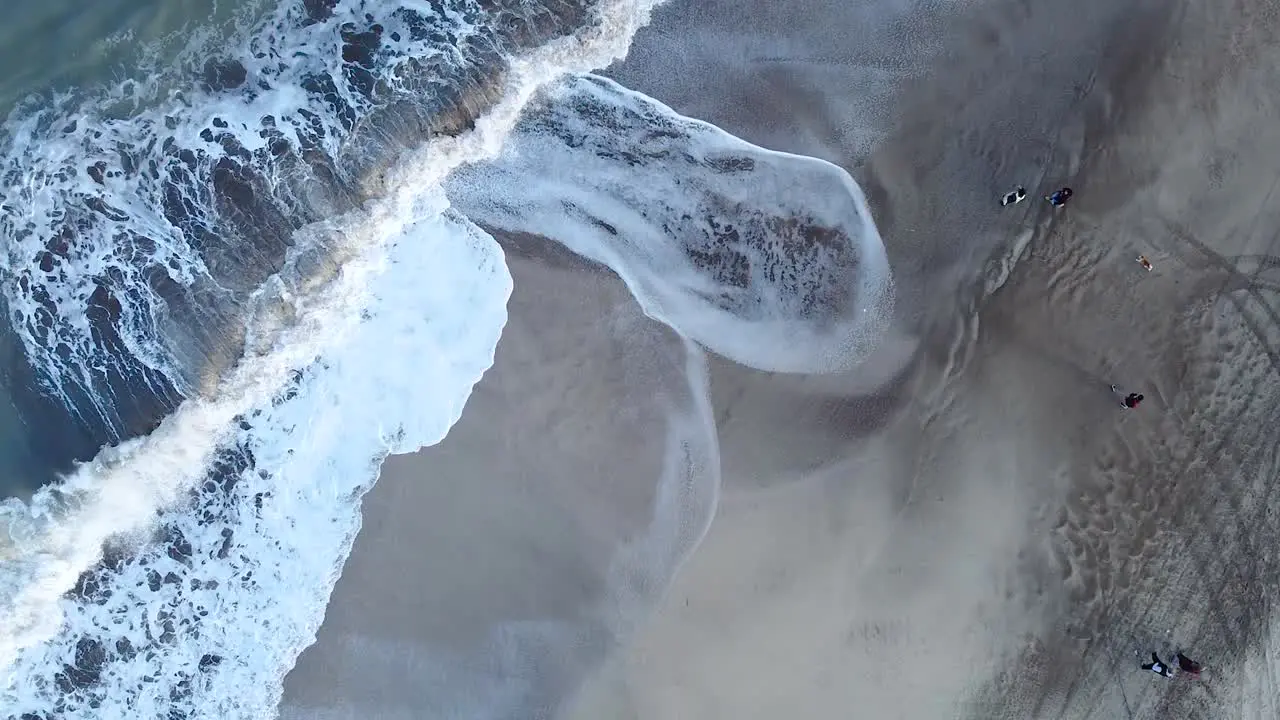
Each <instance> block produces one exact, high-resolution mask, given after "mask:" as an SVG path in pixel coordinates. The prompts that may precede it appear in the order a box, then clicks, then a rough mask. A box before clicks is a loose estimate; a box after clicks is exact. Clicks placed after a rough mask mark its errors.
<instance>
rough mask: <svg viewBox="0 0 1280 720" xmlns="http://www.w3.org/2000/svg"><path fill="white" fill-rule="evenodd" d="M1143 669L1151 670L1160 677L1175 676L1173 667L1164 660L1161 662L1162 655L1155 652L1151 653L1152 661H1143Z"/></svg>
mask: <svg viewBox="0 0 1280 720" xmlns="http://www.w3.org/2000/svg"><path fill="white" fill-rule="evenodd" d="M1142 669H1143V670H1150V671H1151V672H1153V673H1155V674H1157V675H1159V676H1160V677H1173V668H1171V667H1169V666H1168V665H1165V664H1164V663H1163V662H1160V656H1159V655H1157V654H1155V653H1154V652H1153V653H1151V662H1149V663H1143V664H1142Z"/></svg>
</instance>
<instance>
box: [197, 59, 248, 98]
mask: <svg viewBox="0 0 1280 720" xmlns="http://www.w3.org/2000/svg"><path fill="white" fill-rule="evenodd" d="M248 76H249V73H248V71H247V70H245V67H244V65H243V64H241V62H240V61H239V60H231V59H228V58H209V60H208V61H206V62H205V64H204V73H203V75H202V77H201V80H202V81H203V83H202V84H203V85H204V88H205V89H206V90H209V91H212V92H221V91H223V90H234V89H235V88H238V87H240V86H241V85H243V84H244V81H245V79H246V78H247V77H248Z"/></svg>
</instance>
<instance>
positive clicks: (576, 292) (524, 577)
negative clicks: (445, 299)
mask: <svg viewBox="0 0 1280 720" xmlns="http://www.w3.org/2000/svg"><path fill="white" fill-rule="evenodd" d="M847 5H848V3H843V2H838V1H837V0H822V1H819V0H803V2H800V3H788V4H785V5H784V4H775V3H765V2H756V1H754V0H752V1H748V2H739V3H728V2H694V1H692V0H674V1H673V2H672V3H671V4H670V5H668V6H664V8H662V9H661V10H660V11H659V12H658V13H657V14H656V15H655V17H654V22H653V25H652V26H651V27H650V28H648V29H647V30H645V31H644V32H643V33H642V34H641V35H640V36H639V37H638V38H637V40H636V42H635V45H634V47H633V50H632V54H631V56H630V57H628V59H627V60H626V61H625V62H624V63H621V64H620V65H618V66H615V67H614V68H611V69H610V70H609V71H608V72H607V73H606V74H608V75H609V76H610V77H613V78H615V79H617V80H618V81H619V82H621V83H623V84H624V85H627V86H628V87H632V88H634V89H636V90H639V91H641V92H644V93H647V94H650V95H652V96H653V97H655V98H657V99H658V100H660V101H662V102H664V103H667V104H669V105H671V106H672V107H673V108H675V109H676V110H677V111H679V112H681V113H684V114H687V115H690V116H693V117H697V118H700V119H704V120H707V121H709V122H712V123H715V124H717V125H719V126H720V127H722V128H724V129H725V130H727V131H728V132H731V133H734V134H736V135H738V136H740V137H742V138H744V139H746V140H748V141H750V142H754V143H757V144H760V145H762V146H765V147H768V148H771V149H776V150H784V151H789V152H795V153H801V154H808V155H814V156H817V157H821V158H823V159H826V160H829V161H831V162H834V163H836V164H839V165H841V166H842V167H845V168H846V169H848V170H849V171H850V172H851V173H852V174H853V176H854V177H855V178H856V179H857V180H858V182H859V183H861V184H862V185H863V187H864V189H866V191H867V194H868V196H869V198H870V201H871V205H872V208H873V211H874V213H875V217H876V221H877V223H878V224H879V227H880V230H881V234H882V235H883V237H884V239H885V245H886V249H887V252H888V255H889V259H890V262H891V265H892V267H893V270H894V274H895V282H896V287H897V306H896V310H895V318H894V323H893V327H892V328H891V329H890V330H889V332H888V333H887V335H886V337H885V338H884V340H883V341H882V343H881V345H880V349H879V351H878V352H877V353H876V354H875V355H874V356H873V357H871V358H870V359H869V360H868V361H867V362H866V363H864V364H863V365H861V366H859V367H858V368H856V369H855V370H854V371H852V372H850V373H849V374H847V375H845V376H822V377H818V376H794V375H792V376H785V375H777V374H771V373H763V372H757V371H754V370H751V369H748V368H744V367H742V366H739V365H736V364H734V363H732V362H730V361H728V360H724V359H720V358H717V357H715V356H708V357H707V358H706V360H705V363H704V362H703V360H702V359H701V356H702V353H700V352H698V351H696V350H689V349H688V348H686V346H685V344H684V343H683V342H682V341H681V340H680V338H678V337H676V336H675V335H674V333H672V332H670V331H668V330H666V329H665V328H663V327H662V326H660V325H658V324H657V323H655V322H653V321H651V320H649V319H647V318H645V317H644V316H643V313H641V311H640V310H639V308H638V307H637V306H636V304H635V302H634V300H632V299H631V297H630V295H629V294H628V292H627V290H626V288H625V287H624V286H623V285H622V283H621V281H619V280H618V279H617V278H615V277H614V276H612V275H611V274H610V273H609V272H607V271H606V270H604V269H602V268H599V267H595V266H591V265H588V264H586V263H585V262H582V261H579V260H577V259H575V258H573V257H572V256H569V255H568V254H567V253H565V252H563V251H556V250H554V249H553V246H551V245H549V244H547V243H541V242H539V241H538V240H537V239H536V238H527V237H510V238H504V242H505V244H506V247H507V249H508V258H509V264H510V267H511V272H512V276H513V279H514V281H515V290H514V293H513V295H512V298H511V301H510V305H509V309H510V314H511V317H510V321H509V323H508V326H507V329H506V331H505V333H504V335H503V338H502V340H501V342H500V344H499V347H498V352H497V359H496V362H495V365H494V367H493V369H492V370H491V371H490V372H489V373H488V374H486V376H485V377H484V379H483V380H482V382H481V383H480V384H479V385H478V386H477V388H476V391H475V393H474V395H473V397H472V399H471V401H470V402H469V403H468V405H467V407H466V410H465V412H464V414H463V417H462V420H461V421H460V422H459V423H458V425H457V426H455V428H454V429H453V430H452V431H451V433H450V435H449V437H448V438H446V440H445V441H444V442H443V443H441V444H440V445H438V446H435V447H432V448H427V449H425V450H423V451H421V452H419V453H416V454H413V455H408V456H400V457H395V458H391V459H390V460H389V461H388V462H387V463H386V465H385V466H384V468H383V473H382V477H381V479H380V480H379V482H378V484H377V486H376V487H375V488H374V490H373V491H372V492H370V494H369V495H368V496H367V497H366V498H365V502H364V528H363V530H362V531H361V534H360V536H359V537H358V539H357V541H356V544H355V548H354V551H353V553H352V555H351V557H350V559H349V560H348V562H347V564H346V567H345V569H344V571H343V575H342V577H341V579H340V580H339V582H338V584H337V587H336V589H335V591H334V594H333V597H332V601H331V603H330V605H329V608H328V613H327V616H326V620H325V624H324V626H323V627H322V628H321V630H320V633H319V638H318V640H317V643H316V644H315V645H314V646H313V647H311V648H310V649H308V650H307V651H306V652H305V653H304V654H303V655H302V657H301V658H300V660H299V662H298V665H297V667H296V668H295V670H294V671H293V672H292V674H291V675H290V676H289V678H288V681H287V683H286V697H285V702H284V704H283V707H282V715H283V717H285V718H290V719H291V718H335V719H336V718H480V717H485V718H490V717H491V718H562V719H563V720H610V719H613V718H617V719H619V720H623V719H627V720H631V719H634V720H668V719H672V720H674V719H677V718H679V719H683V718H735V719H743V718H761V719H762V720H763V719H766V718H769V719H772V718H789V717H790V718H828V717H830V718H845V717H853V718H862V717H867V718H903V719H906V720H917V719H920V720H926V719H930V720H931V719H933V718H945V717H955V718H975V719H979V718H981V719H1002V718H1059V719H1063V720H1084V719H1093V718H1099V719H1101V718H1155V717H1161V718H1168V717H1205V718H1209V717H1241V718H1259V719H1261V718H1272V717H1275V716H1276V714H1277V712H1280V690H1278V689H1277V688H1280V669H1277V668H1280V615H1277V613H1276V611H1275V609H1274V607H1273V596H1274V595H1275V592H1276V590H1275V588H1276V587H1277V582H1278V581H1280V555H1278V553H1277V550H1276V548H1277V547H1280V517H1278V515H1280V513H1276V512H1275V511H1274V510H1273V508H1274V507H1275V499H1274V497H1273V496H1274V493H1275V492H1276V489H1277V483H1276V477H1277V467H1276V464H1277V453H1276V450H1277V442H1276V437H1277V436H1276V433H1275V428H1276V421H1275V418H1276V410H1277V406H1278V404H1280V385H1277V383H1276V378H1275V373H1276V371H1277V370H1280V309H1278V308H1280V305H1278V303H1280V294H1278V293H1280V252H1277V249H1276V247H1275V245H1276V242H1277V228H1280V203H1277V202H1276V200H1277V197H1280V196H1278V195H1277V190H1280V171H1277V169H1276V164H1275V158H1276V157H1277V156H1280V123H1276V122H1275V118H1276V117H1277V109H1278V108H1277V105H1278V104H1280V101H1277V98H1280V92H1277V91H1278V90H1280V76H1277V74H1276V73H1275V68H1276V67H1278V66H1280V65H1278V63H1280V43H1278V42H1277V40H1278V38H1277V33H1278V32H1280V31H1278V30H1277V28H1280V23H1278V22H1277V21H1280V6H1277V5H1276V4H1275V3H1262V4H1248V3H1228V4H1227V5H1222V4H1210V3H1207V2H1200V1H1199V0H1196V1H1190V0H1179V1H1178V2H1155V1H1154V0H1150V1H1148V0H1141V1H1139V2H1130V3H1115V2H1108V1H1106V0H1083V1H1082V2H1079V3H1058V4H1044V3H1037V4H1030V3H1025V2H1015V1H1005V0H996V1H995V2H976V3H960V4H946V5H945V6H939V5H936V4H923V3H922V4H919V5H913V4H910V3H857V4H855V7H852V8H850V7H846V6H847ZM1017 185H1025V186H1026V187H1027V189H1028V191H1029V192H1030V194H1031V197H1030V198H1029V199H1028V201H1027V202H1024V203H1022V204H1019V205H1014V206H1012V207H1008V208H1001V207H1000V206H999V204H998V198H999V197H1000V195H1001V194H1003V193H1004V192H1006V191H1008V190H1010V189H1012V188H1013V187H1015V186H1017ZM1064 185H1069V186H1071V187H1072V188H1074V189H1075V196H1074V199H1073V200H1072V201H1071V203H1070V204H1069V205H1068V206H1067V207H1066V208H1064V209H1061V210H1054V209H1053V208H1051V207H1049V205H1048V204H1047V203H1045V202H1043V201H1042V200H1041V199H1040V197H1041V196H1042V195H1044V194H1045V193H1048V192H1050V191H1052V190H1053V189H1056V188H1058V187H1061V186H1064ZM1139 254H1142V255H1145V256H1146V257H1147V258H1149V259H1150V261H1151V263H1152V265H1153V269H1152V270H1151V271H1150V272H1147V271H1145V270H1144V269H1143V268H1142V267H1141V266H1140V265H1139V264H1138V263H1137V262H1136V258H1137V256H1138V255H1139ZM704 368H705V371H706V378H705V379H706V384H707V388H708V389H709V397H710V404H709V407H705V408H704V407H701V406H700V405H699V404H698V402H697V401H696V398H697V396H698V392H699V390H700V388H701V387H702V385H701V383H702V378H701V377H700V372H701V371H702V370H703V369H704ZM690 370H692V371H693V372H690ZM1112 384H1115V385H1117V386H1118V387H1119V388H1120V390H1121V392H1122V393H1124V392H1131V391H1132V392H1141V393H1143V394H1144V395H1145V397H1146V400H1145V402H1144V403H1143V404H1142V405H1141V406H1140V407H1139V408H1137V409H1135V410H1126V409H1122V408H1121V404H1120V396H1119V395H1117V394H1113V393H1112V391H1111V389H1110V387H1109V386H1110V385H1112ZM672 418H678V419H680V422H678V423H677V422H674V421H673V420H672ZM713 435H714V437H713ZM673 438H676V439H677V440H678V441H679V442H680V443H683V445H681V447H684V448H686V450H687V453H686V455H685V456H683V457H686V459H688V460H689V462H688V463H687V464H686V465H684V466H681V467H682V468H684V469H685V470H687V474H686V475H682V476H681V480H682V482H680V483H676V484H674V485H668V484H664V482H663V481H662V478H664V477H668V476H669V475H670V472H669V471H670V467H669V461H670V458H671V454H670V449H671V447H672V442H676V441H675V440H673ZM717 477H718V481H719V482H718V484H717V483H716V482H715V479H716V478H717ZM673 487H678V488H679V490H680V491H681V492H684V493H687V499H688V500H689V502H687V503H686V504H685V505H684V506H683V507H684V508H685V513H684V514H682V515H680V516H679V517H675V518H666V517H664V516H662V514H661V513H658V515H657V516H656V517H655V512H654V510H655V507H659V506H661V502H662V500H663V498H664V497H666V496H665V495H664V494H663V493H664V492H665V491H670V490H671V488H673ZM712 510H714V518H713V519H712V518H711V511H712ZM707 521H710V524H709V529H708V528H707V527H706V522H707ZM663 523H669V524H665V525H664V524H663ZM703 530H706V535H705V538H703V535H702V532H703ZM656 537H665V538H670V539H671V543H670V544H669V546H664V547H663V548H662V551H661V552H660V553H658V554H656V555H655V554H654V552H656V551H652V549H651V548H649V546H648V545H645V542H647V541H648V540H647V539H652V538H656ZM637 548H640V549H637ZM690 551H691V552H690ZM641 556H643V557H644V558H646V560H645V562H640V561H638V560H637V561H635V562H630V561H628V560H626V558H631V557H641ZM619 558H623V560H619ZM654 558H657V559H656V560H655V559H654ZM629 563H630V564H629ZM668 583H669V584H668ZM1179 649H1181V650H1184V651H1186V652H1187V653H1188V654H1189V655H1191V656H1192V657H1194V658H1195V659H1197V660H1199V661H1201V662H1202V663H1204V664H1205V666H1206V670H1205V672H1204V673H1203V674H1202V675H1201V676H1199V677H1198V678H1197V677H1191V676H1187V675H1182V676H1175V677H1174V678H1172V679H1165V678H1161V677H1159V676H1157V675H1155V674H1153V673H1150V672H1145V671H1142V670H1141V669H1139V664H1140V663H1141V662H1143V660H1144V659H1145V658H1146V657H1148V656H1149V654H1150V653H1151V652H1152V651H1157V652H1159V653H1160V654H1161V656H1162V657H1165V658H1169V657H1171V656H1172V655H1173V653H1174V652H1175V651H1176V650H1179ZM445 668H453V669H451V670H448V671H446V670H445ZM458 668H461V669H458ZM494 678H497V679H496V680H495V679H494Z"/></svg>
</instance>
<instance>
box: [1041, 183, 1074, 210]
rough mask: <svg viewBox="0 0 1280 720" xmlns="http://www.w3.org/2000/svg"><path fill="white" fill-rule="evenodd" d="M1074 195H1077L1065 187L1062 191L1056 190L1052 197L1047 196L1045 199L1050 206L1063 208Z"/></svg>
mask: <svg viewBox="0 0 1280 720" xmlns="http://www.w3.org/2000/svg"><path fill="white" fill-rule="evenodd" d="M1074 194H1075V193H1073V192H1072V191H1071V188H1069V187H1064V188H1062V189H1061V190H1054V191H1053V194H1051V195H1045V196H1044V199H1045V200H1048V201H1049V204H1050V205H1052V206H1054V207H1062V206H1063V205H1066V204H1067V201H1068V200H1070V199H1071V196H1072V195H1074Z"/></svg>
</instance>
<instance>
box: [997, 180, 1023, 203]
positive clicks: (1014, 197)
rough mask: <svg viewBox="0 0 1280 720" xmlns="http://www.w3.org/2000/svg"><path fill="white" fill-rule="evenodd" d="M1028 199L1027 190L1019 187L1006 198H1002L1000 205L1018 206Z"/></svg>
mask: <svg viewBox="0 0 1280 720" xmlns="http://www.w3.org/2000/svg"><path fill="white" fill-rule="evenodd" d="M1026 199H1027V189H1026V188H1024V187H1022V186H1021V185H1019V186H1018V187H1017V188H1016V189H1015V190H1013V191H1012V192H1007V193H1005V194H1004V197H1002V198H1000V204H1001V205H1003V206H1006V207H1007V206H1009V205H1016V204H1018V203H1020V202H1022V201H1023V200H1026Z"/></svg>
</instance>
